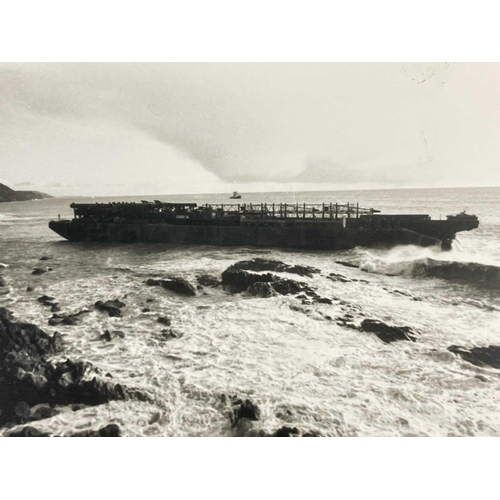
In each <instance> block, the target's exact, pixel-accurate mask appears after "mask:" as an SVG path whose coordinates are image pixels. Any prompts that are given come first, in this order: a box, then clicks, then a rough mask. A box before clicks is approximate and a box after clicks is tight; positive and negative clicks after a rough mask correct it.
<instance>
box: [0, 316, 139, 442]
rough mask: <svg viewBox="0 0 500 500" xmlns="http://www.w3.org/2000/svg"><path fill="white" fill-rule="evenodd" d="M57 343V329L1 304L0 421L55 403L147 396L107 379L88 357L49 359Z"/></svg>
mask: <svg viewBox="0 0 500 500" xmlns="http://www.w3.org/2000/svg"><path fill="white" fill-rule="evenodd" d="M61 348H62V340H61V336H60V335H59V334H58V333H57V332H56V333H55V334H54V335H53V336H52V337H51V336H50V335H47V334H46V333H45V332H44V331H43V330H41V329H40V328H38V327H37V326H35V325H32V324H28V323H19V322H16V321H15V320H14V318H13V316H12V315H11V313H10V312H9V311H7V310H6V309H4V308H0V408H1V410H2V411H1V413H0V425H5V424H19V423H24V422H27V421H31V420H36V419H40V418H48V417H49V416H52V415H53V414H54V411H53V410H52V407H53V405H70V404H73V403H79V404H85V405H99V404H103V403H106V402H107V401H111V400H120V399H125V398H126V397H133V398H137V399H141V400H147V396H146V395H145V394H143V393H141V392H140V391H138V390H136V389H129V388H125V387H123V386H122V385H120V384H115V383H113V382H111V381H110V380H109V378H108V377H107V376H106V375H107V374H106V375H103V374H102V372H101V371H100V370H99V369H98V368H96V367H94V366H93V365H92V363H89V362H88V361H81V360H78V361H72V360H70V359H67V360H66V361H58V362H53V361H49V360H48V357H49V356H51V355H53V354H56V353H59V352H60V351H61ZM26 432H28V431H26Z"/></svg>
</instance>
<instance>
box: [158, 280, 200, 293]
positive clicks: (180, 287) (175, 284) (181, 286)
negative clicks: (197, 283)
mask: <svg viewBox="0 0 500 500" xmlns="http://www.w3.org/2000/svg"><path fill="white" fill-rule="evenodd" d="M161 286H162V287H163V288H166V289H167V290H170V291H172V292H175V293H178V294H179V295H188V296H194V295H196V290H195V289H194V287H193V285H191V284H190V283H189V282H187V281H186V280H185V279H182V278H169V279H165V280H162V282H161Z"/></svg>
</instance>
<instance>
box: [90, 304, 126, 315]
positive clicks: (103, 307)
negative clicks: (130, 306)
mask: <svg viewBox="0 0 500 500" xmlns="http://www.w3.org/2000/svg"><path fill="white" fill-rule="evenodd" d="M94 306H95V308H96V309H99V311H104V312H107V313H108V314H109V316H112V317H118V316H121V315H122V311H121V309H122V307H125V304H124V303H123V302H120V301H119V300H107V301H106V302H103V301H102V300H98V301H97V302H96V303H95V304H94Z"/></svg>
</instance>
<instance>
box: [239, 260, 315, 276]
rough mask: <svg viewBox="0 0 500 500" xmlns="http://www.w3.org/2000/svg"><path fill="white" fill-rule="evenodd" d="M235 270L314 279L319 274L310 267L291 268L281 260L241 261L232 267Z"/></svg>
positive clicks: (298, 266) (297, 266)
mask: <svg viewBox="0 0 500 500" xmlns="http://www.w3.org/2000/svg"><path fill="white" fill-rule="evenodd" d="M231 267H232V268H233V269H240V270H242V271H257V272H261V271H274V272H286V273H293V274H298V275H299V276H307V277H308V278H312V276H313V274H316V273H319V272H320V271H319V269H316V268H315V267H310V266H300V265H295V266H290V265H288V264H285V263H284V262H281V261H279V260H270V259H261V258H255V259H252V260H241V261H239V262H236V263H235V264H233V265H232V266H231Z"/></svg>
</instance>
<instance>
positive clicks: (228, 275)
mask: <svg viewBox="0 0 500 500" xmlns="http://www.w3.org/2000/svg"><path fill="white" fill-rule="evenodd" d="M257 283H259V285H257ZM222 284H223V286H224V288H226V287H227V288H229V291H230V292H231V293H240V292H244V291H245V290H248V291H249V293H252V294H253V295H257V296H260V297H270V296H271V295H272V293H271V290H274V292H276V293H278V294H280V295H290V294H291V295H295V294H297V293H300V292H304V293H305V294H306V295H308V296H316V292H314V291H313V290H312V289H311V288H310V287H309V286H308V285H306V284H305V283H301V282H299V281H295V280H291V279H288V278H280V277H279V276H276V275H275V274H271V273H265V274H262V273H261V274H257V273H253V272H249V271H242V270H240V269H235V268H234V267H233V266H231V267H229V268H227V269H226V270H225V271H224V272H223V273H222ZM267 284H268V285H267Z"/></svg>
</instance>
